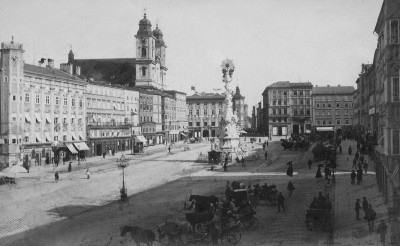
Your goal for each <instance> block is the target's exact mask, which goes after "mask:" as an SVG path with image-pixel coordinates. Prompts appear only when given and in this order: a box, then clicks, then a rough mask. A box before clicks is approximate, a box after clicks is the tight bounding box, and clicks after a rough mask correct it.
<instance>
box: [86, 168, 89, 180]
mask: <svg viewBox="0 0 400 246" xmlns="http://www.w3.org/2000/svg"><path fill="white" fill-rule="evenodd" d="M86 177H87V179H90V172H89V168H88V169H87V170H86Z"/></svg>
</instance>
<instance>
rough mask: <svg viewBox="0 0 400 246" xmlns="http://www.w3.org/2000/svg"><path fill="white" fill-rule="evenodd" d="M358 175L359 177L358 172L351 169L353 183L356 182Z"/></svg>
mask: <svg viewBox="0 0 400 246" xmlns="http://www.w3.org/2000/svg"><path fill="white" fill-rule="evenodd" d="M356 177H357V174H356V172H355V171H354V170H353V171H351V174H350V178H351V184H354V182H355V180H356Z"/></svg>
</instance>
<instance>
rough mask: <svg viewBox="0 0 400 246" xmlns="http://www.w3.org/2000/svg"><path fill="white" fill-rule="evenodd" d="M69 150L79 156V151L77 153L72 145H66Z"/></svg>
mask: <svg viewBox="0 0 400 246" xmlns="http://www.w3.org/2000/svg"><path fill="white" fill-rule="evenodd" d="M66 145H67V148H68V149H69V151H71V153H72V154H78V151H76V149H75V147H74V146H73V145H72V144H66Z"/></svg>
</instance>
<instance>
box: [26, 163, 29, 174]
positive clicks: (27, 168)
mask: <svg viewBox="0 0 400 246" xmlns="http://www.w3.org/2000/svg"><path fill="white" fill-rule="evenodd" d="M26 171H27V172H28V173H29V164H26Z"/></svg>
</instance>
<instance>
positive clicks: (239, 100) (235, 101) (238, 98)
mask: <svg viewBox="0 0 400 246" xmlns="http://www.w3.org/2000/svg"><path fill="white" fill-rule="evenodd" d="M244 99H245V97H244V96H242V95H241V94H240V89H239V86H236V92H235V94H233V97H232V105H233V106H232V109H233V112H235V113H236V116H237V120H238V121H237V125H238V126H239V127H240V128H241V129H244V128H245V127H246V122H245V119H246V112H245V103H244Z"/></svg>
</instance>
